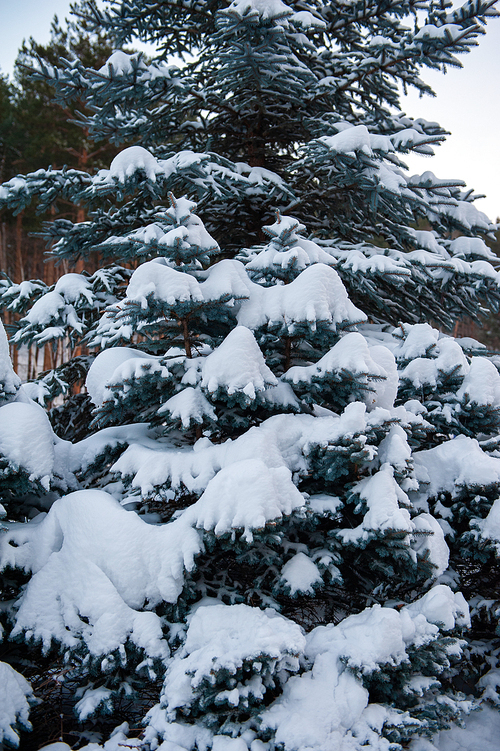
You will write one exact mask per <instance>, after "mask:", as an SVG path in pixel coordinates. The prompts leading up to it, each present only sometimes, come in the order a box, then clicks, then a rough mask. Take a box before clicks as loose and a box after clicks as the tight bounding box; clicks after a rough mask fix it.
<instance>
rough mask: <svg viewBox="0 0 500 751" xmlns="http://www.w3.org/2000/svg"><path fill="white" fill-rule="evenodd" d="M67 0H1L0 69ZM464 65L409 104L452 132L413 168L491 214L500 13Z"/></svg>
mask: <svg viewBox="0 0 500 751" xmlns="http://www.w3.org/2000/svg"><path fill="white" fill-rule="evenodd" d="M69 5H70V2H69V0H0V70H1V71H2V72H4V73H10V72H11V70H12V64H13V62H14V60H15V57H16V53H17V50H18V48H19V46H20V45H21V42H22V40H23V38H28V37H30V36H33V37H35V39H36V40H37V41H40V42H45V41H47V40H48V38H49V33H50V23H51V20H52V17H53V16H54V14H55V13H57V14H58V16H59V18H60V20H62V19H63V18H64V17H65V16H67V15H68V14H69ZM461 59H462V62H463V64H464V68H463V69H462V70H450V71H449V73H448V74H447V75H446V76H443V75H442V74H440V73H434V72H426V73H425V74H424V76H423V77H424V78H425V80H426V81H428V82H429V83H430V84H431V85H432V86H433V88H434V90H435V91H436V93H437V98H436V99H431V98H429V97H425V98H423V99H420V100H419V99H418V96H416V95H414V94H412V95H411V96H409V97H408V98H407V100H406V103H405V109H406V111H407V113H408V114H410V115H412V116H414V117H425V118H426V119H427V120H437V121H438V122H439V123H440V124H441V125H443V126H444V127H445V128H447V130H450V131H451V133H452V135H451V136H450V137H449V138H448V140H447V142H446V143H445V144H444V145H443V146H441V147H439V148H438V149H437V153H436V157H434V158H432V159H428V158H423V157H412V159H411V161H410V168H411V171H412V172H424V171H426V170H431V171H432V172H434V173H435V174H436V175H438V176H439V177H443V178H451V177H453V178H461V179H463V180H465V181H466V182H467V185H468V187H470V188H473V189H474V190H475V191H476V192H480V193H486V194H487V198H486V199H482V200H481V201H478V202H477V206H478V208H480V209H481V210H482V211H484V212H486V213H487V214H488V215H489V216H490V218H492V219H495V218H496V217H497V216H500V18H499V19H496V20H493V21H491V23H490V24H489V25H488V31H487V34H486V36H485V37H484V38H483V39H482V40H481V44H480V46H479V47H478V48H476V49H475V50H473V51H472V52H471V53H470V54H469V55H465V56H462V58H461Z"/></svg>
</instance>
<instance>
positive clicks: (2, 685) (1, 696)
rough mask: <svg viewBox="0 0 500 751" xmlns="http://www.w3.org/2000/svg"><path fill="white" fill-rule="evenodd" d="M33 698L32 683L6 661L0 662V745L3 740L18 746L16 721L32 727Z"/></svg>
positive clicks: (25, 726) (26, 726)
mask: <svg viewBox="0 0 500 751" xmlns="http://www.w3.org/2000/svg"><path fill="white" fill-rule="evenodd" d="M32 698H33V691H32V689H31V686H30V684H29V683H28V681H27V680H26V678H23V676H22V675H20V673H18V672H17V671H15V670H14V669H13V668H11V666H10V665H7V663H5V662H0V745H2V746H3V742H5V743H7V744H9V745H11V746H14V747H16V748H17V746H18V745H19V735H18V733H17V731H16V729H15V726H16V723H19V724H20V725H21V726H22V727H23V728H26V729H30V728H31V725H30V722H29V719H28V716H29V700H31V699H32Z"/></svg>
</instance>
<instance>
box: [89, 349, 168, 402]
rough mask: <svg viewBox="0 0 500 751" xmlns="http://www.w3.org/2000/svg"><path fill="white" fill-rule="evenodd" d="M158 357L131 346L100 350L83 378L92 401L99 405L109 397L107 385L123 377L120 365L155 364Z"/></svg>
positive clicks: (117, 381)
mask: <svg viewBox="0 0 500 751" xmlns="http://www.w3.org/2000/svg"><path fill="white" fill-rule="evenodd" d="M160 359H161V358H160V357H155V356H153V355H148V354H147V353H146V352H141V350H138V349H132V348H131V347H110V348H109V349H106V350H104V351H103V352H100V353H99V354H98V355H97V357H96V358H95V360H94V361H93V363H92V365H91V366H90V368H89V372H88V373H87V378H86V380H85V386H86V388H87V391H88V394H89V396H90V398H91V400H92V403H93V404H95V406H96V407H100V406H101V405H102V403H103V402H104V401H105V400H106V398H108V397H109V389H108V385H109V384H110V383H115V382H116V383H119V382H120V379H121V378H122V377H123V376H122V375H121V374H120V372H119V371H120V368H121V366H122V365H125V364H126V363H129V362H130V361H133V362H134V363H135V364H136V365H137V366H139V367H140V365H141V364H142V365H144V364H148V365H152V364H153V363H155V364H157V363H158V362H159V360H160Z"/></svg>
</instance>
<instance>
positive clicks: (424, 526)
mask: <svg viewBox="0 0 500 751" xmlns="http://www.w3.org/2000/svg"><path fill="white" fill-rule="evenodd" d="M412 521H413V524H414V535H413V542H412V549H413V550H414V551H415V552H416V553H417V555H418V556H420V557H421V558H425V559H426V560H429V561H430V562H431V563H432V564H433V565H434V566H435V571H434V572H433V576H434V577H436V578H437V577H438V576H441V574H442V573H444V572H445V571H446V569H447V568H448V561H449V558H450V549H449V548H448V545H447V544H446V540H445V539H444V534H443V530H442V529H441V526H440V524H439V522H438V521H437V519H435V518H434V517H433V516H431V514H419V515H418V516H414V517H413V519H412ZM418 532H420V533H422V534H421V535H418V534H415V533H418Z"/></svg>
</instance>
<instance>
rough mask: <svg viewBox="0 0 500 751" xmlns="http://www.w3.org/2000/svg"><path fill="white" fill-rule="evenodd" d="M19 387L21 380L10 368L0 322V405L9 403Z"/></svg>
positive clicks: (10, 364) (7, 350)
mask: <svg viewBox="0 0 500 751" xmlns="http://www.w3.org/2000/svg"><path fill="white" fill-rule="evenodd" d="M20 385H21V379H20V378H19V376H18V375H17V374H16V373H15V371H14V368H13V367H12V362H11V359H10V354H9V343H8V341H7V335H6V333H5V329H4V327H3V323H2V322H1V321H0V404H1V403H2V402H3V401H6V402H7V401H11V400H12V399H13V398H14V397H15V395H16V393H17V391H18V389H19V387H20Z"/></svg>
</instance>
